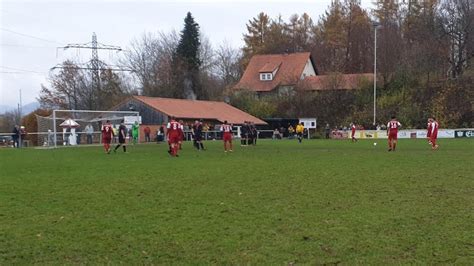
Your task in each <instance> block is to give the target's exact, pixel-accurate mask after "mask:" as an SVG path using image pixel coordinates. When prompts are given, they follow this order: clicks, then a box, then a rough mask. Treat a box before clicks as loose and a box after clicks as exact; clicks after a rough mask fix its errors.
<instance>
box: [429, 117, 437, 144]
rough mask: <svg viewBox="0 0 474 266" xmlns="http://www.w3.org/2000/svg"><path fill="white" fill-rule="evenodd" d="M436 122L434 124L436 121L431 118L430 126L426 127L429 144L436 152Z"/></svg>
mask: <svg viewBox="0 0 474 266" xmlns="http://www.w3.org/2000/svg"><path fill="white" fill-rule="evenodd" d="M438 127H439V125H438V122H436V119H434V118H431V123H430V126H429V127H428V130H429V131H428V134H429V136H430V143H431V149H433V150H436V149H438V147H439V145H438V144H436V139H437V138H438Z"/></svg>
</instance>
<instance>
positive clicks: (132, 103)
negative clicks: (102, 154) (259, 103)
mask: <svg viewBox="0 0 474 266" xmlns="http://www.w3.org/2000/svg"><path fill="white" fill-rule="evenodd" d="M112 110H113V111H130V110H133V111H138V112H140V116H141V117H142V123H143V124H157V125H162V124H164V123H167V122H168V117H171V116H174V117H175V118H176V119H180V120H183V121H185V122H194V121H195V120H197V119H203V120H204V121H206V122H208V123H212V124H221V123H223V122H224V121H227V122H228V123H231V124H235V125H240V124H243V123H244V122H245V121H249V122H252V123H254V124H256V125H266V124H267V123H266V122H264V121H263V120H260V119H259V118H257V117H254V116H252V115H250V114H248V113H246V112H244V111H242V110H240V109H237V108H235V107H233V106H232V105H229V104H227V103H225V102H218V101H200V100H186V99H171V98H160V97H147V96H131V97H129V98H127V99H126V100H125V101H123V102H122V103H120V104H118V105H117V106H115V107H114V108H113V109H112Z"/></svg>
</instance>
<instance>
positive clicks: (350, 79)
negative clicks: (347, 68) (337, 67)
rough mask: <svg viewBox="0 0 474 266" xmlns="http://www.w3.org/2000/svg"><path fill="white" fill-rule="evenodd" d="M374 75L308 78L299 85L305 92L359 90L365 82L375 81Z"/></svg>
mask: <svg viewBox="0 0 474 266" xmlns="http://www.w3.org/2000/svg"><path fill="white" fill-rule="evenodd" d="M373 80H374V75H373V74H372V73H363V74H334V75H319V76H311V77H306V78H305V79H304V80H302V81H300V82H299V83H298V87H299V88H300V89H303V90H309V91H315V90H333V89H336V90H353V89H359V88H360V86H361V83H362V82H364V81H369V82H370V81H373Z"/></svg>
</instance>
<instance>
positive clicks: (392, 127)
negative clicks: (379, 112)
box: [387, 116, 402, 151]
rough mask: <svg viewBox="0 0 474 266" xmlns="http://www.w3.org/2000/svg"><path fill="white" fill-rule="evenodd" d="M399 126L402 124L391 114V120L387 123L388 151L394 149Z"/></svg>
mask: <svg viewBox="0 0 474 266" xmlns="http://www.w3.org/2000/svg"><path fill="white" fill-rule="evenodd" d="M401 126H402V125H401V124H400V122H398V121H397V118H396V117H395V116H392V120H390V121H389V122H388V124H387V135H388V151H395V148H396V147H397V139H398V128H400V127H401Z"/></svg>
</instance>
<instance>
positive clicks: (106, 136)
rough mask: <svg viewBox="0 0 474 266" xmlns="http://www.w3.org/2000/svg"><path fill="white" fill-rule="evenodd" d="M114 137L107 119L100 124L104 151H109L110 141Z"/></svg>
mask: <svg viewBox="0 0 474 266" xmlns="http://www.w3.org/2000/svg"><path fill="white" fill-rule="evenodd" d="M113 138H114V131H113V129H112V124H110V121H109V120H107V121H106V122H105V124H104V125H102V143H103V144H104V150H105V153H110V142H111V141H112V139H113Z"/></svg>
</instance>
